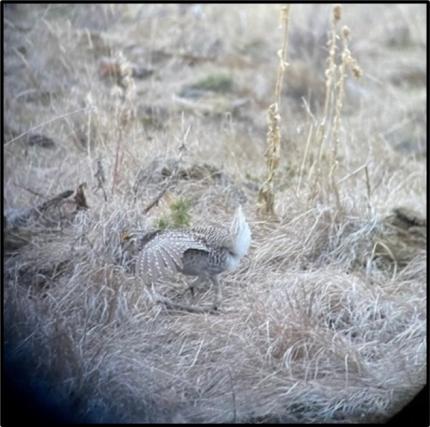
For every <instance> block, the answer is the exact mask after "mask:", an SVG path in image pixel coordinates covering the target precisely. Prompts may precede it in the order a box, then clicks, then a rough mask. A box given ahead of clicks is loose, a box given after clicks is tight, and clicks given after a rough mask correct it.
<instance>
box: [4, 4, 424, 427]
mask: <svg viewBox="0 0 430 427" xmlns="http://www.w3.org/2000/svg"><path fill="white" fill-rule="evenodd" d="M228 8H229V10H228V13H227V11H226V6H225V5H222V6H221V5H197V4H189V5H180V6H179V5H145V6H141V5H119V4H118V5H91V6H90V5H88V6H84V5H58V6H57V5H42V6H40V5H31V6H29V5H27V6H22V5H7V6H6V7H5V78H4V79H5V88H4V89H5V99H4V105H5V131H4V139H5V143H4V154H5V164H4V167H5V172H4V177H5V182H4V204H5V208H6V212H5V214H6V218H7V228H6V241H5V246H4V249H5V252H6V258H5V265H4V278H5V285H4V307H5V313H4V322H5V350H6V354H7V358H8V360H10V361H11V363H15V364H16V363H19V362H21V363H24V364H25V365H26V366H28V367H29V369H30V371H31V378H29V379H28V384H30V385H31V384H36V385H41V386H42V387H43V390H47V391H46V393H48V394H51V395H52V396H53V399H54V400H55V402H57V403H58V404H59V405H61V406H64V407H66V408H71V410H72V411H73V414H74V415H76V416H77V417H78V418H80V419H82V420H92V421H97V422H99V421H105V422H118V421H122V422H163V421H164V422H268V421H271V422H308V423H310V422H336V423H342V422H348V423H350V422H382V421H385V420H387V419H388V418H389V417H390V416H392V415H393V414H394V413H395V412H396V411H398V410H399V409H400V408H401V407H402V406H403V405H404V404H406V403H407V402H408V401H409V400H410V399H411V398H412V397H413V396H414V395H415V394H416V393H417V391H418V390H419V389H420V388H421V387H422V386H423V385H424V384H425V382H426V368H427V366H426V363H427V362H426V278H427V277H426V255H427V252H426V219H425V217H426V210H425V205H426V185H425V177H426V165H425V160H426V152H425V142H424V141H425V134H426V130H425V20H424V15H425V14H424V6H423V5H384V6H380V5H353V4H349V5H345V6H343V8H342V17H341V19H342V22H345V23H348V25H350V26H351V35H352V36H351V37H349V38H348V40H346V38H347V37H346V36H347V35H346V34H345V33H343V35H344V39H343V41H344V45H343V46H344V50H343V52H344V61H346V60H347V59H348V58H347V55H348V52H349V49H350V50H351V52H353V55H354V57H356V58H357V60H358V61H359V63H360V65H361V66H362V68H363V69H364V70H365V74H364V76H363V78H362V79H361V81H360V82H357V81H355V80H353V79H345V80H343V81H342V82H341V84H342V85H343V86H342V87H340V86H338V88H339V90H340V89H341V90H342V91H344V93H342V95H341V96H342V98H341V102H342V105H340V104H339V105H338V106H337V107H338V110H339V111H338V113H339V114H340V113H341V114H342V116H341V117H342V120H340V119H339V120H338V122H337V123H336V127H337V130H336V133H335V137H336V141H337V145H336V152H335V159H336V161H337V162H338V163H337V167H336V168H334V169H333V171H332V176H331V179H332V182H331V185H333V182H334V183H335V185H336V188H337V191H338V195H337V197H338V198H339V200H338V203H336V199H332V198H330V197H322V196H321V192H320V190H321V188H322V187H321V185H322V184H321V182H320V181H321V175H320V174H321V173H323V172H322V171H318V170H317V165H318V164H328V165H331V164H332V163H331V162H332V161H333V159H332V158H331V157H330V151H327V152H326V151H324V150H323V151H322V152H321V159H320V158H319V156H320V144H321V131H319V130H318V129H319V124H320V122H319V120H320V118H321V117H324V114H325V113H324V111H325V110H326V114H327V115H328V114H329V113H328V112H327V108H329V107H325V103H324V84H325V83H324V82H325V77H327V76H324V69H325V67H326V66H327V64H326V63H325V62H324V61H325V59H326V58H327V56H328V55H329V57H331V55H332V54H333V58H332V60H333V61H338V62H336V63H337V64H339V63H340V64H342V62H339V61H342V57H341V56H342V52H340V55H341V56H340V57H336V55H337V54H338V52H334V53H330V52H327V49H326V47H325V45H324V43H326V41H327V40H326V31H327V29H328V28H329V22H330V19H331V18H330V16H333V15H331V13H332V11H331V8H330V7H328V6H325V5H294V6H293V9H292V13H291V16H290V23H289V31H290V35H289V47H288V49H289V55H290V52H291V59H290V60H289V62H290V67H289V69H288V78H287V80H286V87H285V90H283V92H282V110H283V111H281V117H286V122H287V126H285V123H284V122H283V121H282V120H281V121H280V126H281V130H282V135H283V142H282V144H284V146H283V147H282V150H281V152H282V155H281V158H280V161H279V169H278V173H277V176H276V177H275V179H274V189H275V190H274V191H275V193H276V202H275V206H274V207H275V210H276V214H277V217H278V219H277V220H276V221H275V220H270V221H269V220H262V219H261V218H260V217H259V216H257V213H256V202H257V195H258V188H259V186H260V184H261V183H262V182H263V180H264V177H265V175H266V169H265V163H264V150H265V133H266V123H265V115H266V111H267V108H268V105H269V104H270V103H272V102H273V87H275V77H276V76H274V75H273V74H274V73H273V71H274V70H276V69H277V67H278V58H277V56H276V49H278V48H279V46H281V44H282V37H283V36H282V34H281V33H282V32H281V31H276V30H275V29H276V25H277V24H278V17H279V5H229V6H228ZM369 8H372V12H373V13H371V14H369V11H368V9H369ZM382 15H383V17H384V19H382V18H381V16H382ZM318 17H322V18H321V19H319V18H318ZM352 17H353V18H352ZM323 18H324V19H323ZM311 21H312V22H313V24H312V25H309V22H311ZM336 25H337V24H336ZM309 28H310V29H311V30H309ZM202 34H204V37H202ZM348 36H349V35H348ZM400 36H401V37H400ZM321 40H322V41H321ZM300 43H302V45H301V44H300ZM118 52H121V54H119V53H118ZM400 59H401V61H400ZM297 64H300V67H304V68H305V69H306V70H307V71H306V73H303V72H297V69H296V71H295V67H296V66H297ZM332 65H333V64H332ZM422 73H424V78H423V76H422ZM220 75H222V82H221V83H222V84H221V83H219V79H220V78H219V77H218V76H220ZM310 76H311V77H310ZM329 77H330V75H329ZM333 78H334V77H333ZM305 79H306V81H305V83H303V81H304V80H305ZM198 82H211V84H210V86H208V84H207V83H206V84H205V85H202V84H198ZM311 82H312V83H311ZM218 83H219V84H218ZM312 84H315V86H314V87H313V86H312ZM332 84H333V85H334V80H333V82H332ZM301 87H307V88H308V89H309V93H303V92H301V89H299V88H301ZM333 87H334V86H331V88H332V89H331V90H333ZM184 88H185V89H184ZM190 88H191V89H192V90H191V89H190ZM213 88H216V90H214V89H213ZM302 97H303V98H304V100H303V99H302ZM338 99H339V98H338ZM327 102H328V101H327ZM330 102H331V104H330V105H331V107H330V108H331V109H332V113H331V114H332V115H333V116H336V102H335V99H334V100H331V101H330ZM339 117H340V116H339ZM35 133H38V134H40V135H43V136H44V138H45V139H44V138H42V137H41V136H36V137H35V136H33V137H32V138H30V136H31V135H33V134H35ZM46 137H49V138H50V140H51V142H50V143H49V144H48V143H47V142H46V141H48V140H47V139H46ZM328 139H329V142H331V143H332V144H333V139H330V138H328ZM52 143H54V146H53V145H52ZM44 145H45V146H44ZM329 146H330V147H333V145H329ZM320 161H321V162H324V163H318V162H320ZM324 170H326V169H324ZM326 178H327V176H326ZM84 182H85V183H86V184H87V185H86V186H83V187H80V188H81V192H78V191H77V189H78V188H79V185H80V184H82V183H84ZM67 190H73V192H74V193H73V194H74V195H73V196H71V197H69V196H68V198H67V200H64V201H62V202H61V204H60V205H59V204H52V203H51V204H48V205H46V203H45V204H44V202H46V201H49V200H52V198H54V197H55V196H56V195H58V194H60V193H63V192H65V191H67ZM82 191H83V192H84V195H85V200H86V204H87V206H88V209H84V208H80V209H77V208H78V207H79V206H80V207H82V204H79V203H80V202H79V200H82V197H83V195H82ZM327 191H328V190H327ZM66 194H68V195H69V194H70V193H66ZM154 201H155V202H154ZM238 203H241V204H242V206H243V208H244V211H245V213H246V216H247V218H248V219H249V222H250V226H251V230H252V236H253V243H252V247H251V251H250V253H249V254H248V256H247V257H245V259H244V260H243V262H242V264H241V266H240V269H239V270H238V271H237V272H235V273H234V274H229V275H225V276H224V277H222V281H223V284H224V290H223V295H224V299H223V302H222V306H221V313H219V314H218V315H214V314H202V313H187V312H180V311H175V310H169V309H166V307H164V306H163V305H160V304H157V303H156V302H155V301H153V300H152V298H151V294H150V293H149V292H147V290H146V289H145V288H144V287H143V285H142V281H141V280H139V278H136V277H135V276H134V274H133V258H132V257H130V254H129V253H128V252H127V247H126V242H127V241H126V240H124V239H123V236H125V235H127V233H131V232H133V231H134V230H149V229H151V228H152V227H154V226H155V225H157V224H158V225H159V224H160V220H162V219H163V218H170V219H169V220H171V221H173V222H174V223H176V220H175V221H174V220H173V219H171V218H172V217H171V215H172V212H173V211H174V210H175V209H176V207H177V206H178V205H180V206H182V208H181V209H182V210H181V215H183V218H186V221H190V222H191V223H192V224H193V225H196V224H198V223H201V222H202V223H204V224H208V223H212V222H213V223H223V222H228V221H230V218H231V214H232V212H233V210H234V208H235V206H236V205H237V204H238ZM339 204H340V206H341V207H342V214H339ZM41 206H45V207H46V206H47V207H46V208H44V209H42V210H41V209H40V207H41ZM37 207H39V208H38V209H36V210H32V208H37ZM399 207H401V209H400V210H396V208H399ZM148 208H149V209H148ZM30 213H31V214H30ZM181 218H182V217H181ZM183 218H182V219H181V221H183V220H184V219H183ZM186 280H188V279H186V278H184V277H178V278H177V280H176V281H174V282H173V283H164V284H163V285H161V286H160V287H159V289H158V292H160V293H161V294H163V295H165V296H166V297H169V298H170V299H172V300H174V301H177V302H178V303H181V302H186V301H187V300H188V298H189V295H188V294H187V293H186V289H187V286H186V284H185V281H186ZM212 292H213V290H212V289H210V288H205V287H203V288H202V289H200V290H199V291H198V293H197V296H196V297H197V301H196V302H197V303H201V304H204V303H206V302H207V301H212V300H213V295H212ZM54 396H55V397H54Z"/></svg>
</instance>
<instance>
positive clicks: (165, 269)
mask: <svg viewBox="0 0 430 427" xmlns="http://www.w3.org/2000/svg"><path fill="white" fill-rule="evenodd" d="M250 244H251V230H250V228H249V225H248V223H247V222H246V219H245V216H244V214H243V212H242V208H241V206H239V207H238V208H237V210H236V212H235V215H234V218H233V221H232V223H231V225H230V227H229V228H228V227H212V226H208V227H195V228H191V229H179V230H158V231H154V232H152V233H149V234H147V235H145V236H143V238H142V240H141V241H140V242H139V246H140V247H141V250H140V252H139V253H138V255H137V260H136V272H137V274H138V275H139V276H140V277H143V278H144V279H146V281H150V282H152V283H154V282H156V281H157V280H158V279H161V278H165V277H167V276H169V275H170V274H173V273H175V272H181V273H183V274H185V275H190V276H197V279H196V280H195V281H194V282H193V284H192V285H191V291H192V292H193V285H194V284H195V283H197V282H198V281H200V280H209V281H211V282H212V283H213V284H214V285H215V288H216V293H215V302H214V305H213V308H214V309H216V308H217V307H218V306H219V304H220V301H221V288H220V284H219V282H218V278H217V275H218V274H219V273H222V272H223V271H234V270H235V269H237V268H238V266H239V264H240V260H241V258H242V257H243V256H245V255H246V254H247V253H248V250H249V246H250Z"/></svg>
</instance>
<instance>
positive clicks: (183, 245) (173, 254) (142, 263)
mask: <svg viewBox="0 0 430 427" xmlns="http://www.w3.org/2000/svg"><path fill="white" fill-rule="evenodd" d="M188 249H197V250H201V251H205V252H208V250H209V249H208V247H207V246H206V245H205V244H204V243H203V242H202V241H201V240H200V239H198V238H197V237H196V236H193V234H190V233H186V232H181V231H167V232H164V233H160V234H157V235H156V236H155V237H154V238H153V239H151V240H150V241H149V242H148V243H146V244H145V246H144V247H143V249H142V251H141V253H140V254H139V257H138V259H137V266H136V267H137V273H138V275H139V276H142V277H145V278H147V279H149V281H151V282H154V281H156V280H157V279H159V278H163V277H166V276H168V275H169V274H172V273H174V272H176V271H178V270H180V269H181V268H182V266H183V265H182V257H183V254H184V252H185V251H186V250H188Z"/></svg>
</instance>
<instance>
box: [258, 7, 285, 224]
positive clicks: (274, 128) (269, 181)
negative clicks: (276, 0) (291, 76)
mask: <svg viewBox="0 0 430 427" xmlns="http://www.w3.org/2000/svg"><path fill="white" fill-rule="evenodd" d="M289 15H290V6H289V5H287V6H284V7H283V8H282V9H281V23H282V25H283V26H284V36H283V43H282V49H281V50H279V51H278V56H279V67H278V74H277V79H276V86H275V102H274V103H273V104H271V105H270V106H269V109H268V131H267V139H266V142H267V149H266V152H265V157H266V165H267V178H266V181H265V182H264V183H263V185H262V186H261V188H260V190H259V193H258V203H257V208H258V210H259V211H260V212H262V213H264V214H266V215H271V216H274V215H275V193H274V191H273V179H274V176H275V173H276V169H277V168H278V166H279V159H280V151H281V127H280V121H281V116H280V112H279V111H280V104H281V93H282V87H283V83H284V76H285V71H286V69H287V67H288V63H287V49H288V20H289Z"/></svg>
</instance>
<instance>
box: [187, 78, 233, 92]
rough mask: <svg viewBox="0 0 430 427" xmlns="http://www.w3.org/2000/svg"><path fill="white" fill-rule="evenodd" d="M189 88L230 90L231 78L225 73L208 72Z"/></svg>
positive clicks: (231, 87)
mask: <svg viewBox="0 0 430 427" xmlns="http://www.w3.org/2000/svg"><path fill="white" fill-rule="evenodd" d="M190 88H191V89H200V90H210V91H212V92H230V91H231V90H232V89H233V79H232V78H231V77H230V76H228V75H226V74H210V75H208V76H207V77H205V78H204V79H202V80H199V81H198V82H197V83H195V84H193V85H192V86H190Z"/></svg>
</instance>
